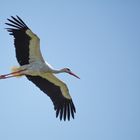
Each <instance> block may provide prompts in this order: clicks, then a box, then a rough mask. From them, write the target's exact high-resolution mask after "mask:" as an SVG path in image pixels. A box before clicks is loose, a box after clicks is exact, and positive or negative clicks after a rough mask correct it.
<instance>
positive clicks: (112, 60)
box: [0, 0, 140, 140]
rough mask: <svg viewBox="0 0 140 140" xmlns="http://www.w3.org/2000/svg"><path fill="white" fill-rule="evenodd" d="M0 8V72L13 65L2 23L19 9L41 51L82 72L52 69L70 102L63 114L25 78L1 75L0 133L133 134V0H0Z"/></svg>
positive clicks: (137, 137) (138, 32)
mask: <svg viewBox="0 0 140 140" xmlns="http://www.w3.org/2000/svg"><path fill="white" fill-rule="evenodd" d="M0 13H1V16H0V48H1V51H0V73H1V74H4V73H9V72H10V68H11V67H12V66H13V65H18V63H17V61H16V58H15V51H14V47H13V38H12V37H11V36H9V34H8V32H7V31H6V30H5V29H4V28H5V27H6V25H4V23H5V22H6V19H7V18H9V17H10V16H11V15H13V16H15V15H19V16H20V17H21V18H22V19H23V20H24V21H25V23H26V24H27V25H28V26H29V27H30V28H31V29H32V31H33V32H35V33H36V34H37V35H38V36H39V37H40V39H41V50H42V53H43V56H44V58H45V59H46V60H47V61H48V62H49V63H50V64H52V66H54V67H55V68H62V67H69V68H71V70H73V71H74V72H75V73H76V74H77V75H79V76H80V77H81V80H78V79H76V78H74V77H71V76H69V75H66V74H60V75H59V77H60V78H61V79H62V80H64V81H65V82H66V83H67V85H68V87H69V90H70V93H71V96H72V97H73V100H74V103H75V106H76V109H77V113H76V116H75V119H74V120H71V121H70V122H68V121H66V122H64V121H59V119H56V118H55V111H54V110H53V104H52V102H51V100H50V99H49V98H48V97H47V96H46V95H45V94H43V93H42V92H41V91H40V90H39V89H38V88H37V87H35V86H34V85H33V84H32V83H31V82H29V81H28V80H27V79H26V78H24V77H23V78H13V79H8V80H0V91H1V92H0V139H1V140H56V139H58V140H76V139H77V140H140V1H139V0H22V1H19V0H11V1H9V0H1V1H0Z"/></svg>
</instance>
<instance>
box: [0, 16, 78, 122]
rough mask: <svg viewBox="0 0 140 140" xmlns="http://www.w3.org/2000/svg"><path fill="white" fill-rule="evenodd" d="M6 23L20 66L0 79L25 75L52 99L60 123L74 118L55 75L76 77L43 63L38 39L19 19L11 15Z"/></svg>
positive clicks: (72, 109)
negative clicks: (63, 74)
mask: <svg viewBox="0 0 140 140" xmlns="http://www.w3.org/2000/svg"><path fill="white" fill-rule="evenodd" d="M7 20H8V21H9V23H5V24H6V25H8V26H10V28H6V29H7V31H8V32H9V33H10V35H13V36H14V46H15V51H16V58H17V61H18V63H19V64H20V66H19V67H14V68H13V71H12V73H9V74H5V75H0V79H6V78H11V77H17V76H22V75H24V76H26V77H27V79H28V80H30V81H32V82H33V83H34V84H35V85H36V86H37V87H39V88H40V90H42V91H43V92H44V93H45V94H47V95H48V96H49V97H50V98H51V100H52V102H53V104H54V109H55V111H56V117H58V116H59V118H60V120H62V118H63V120H64V121H65V120H66V118H67V119H68V120H70V116H72V118H73V119H74V113H76V109H75V106H74V104H73V101H72V98H71V96H70V94H69V90H68V88H67V86H66V84H65V83H64V82H63V81H61V80H59V79H58V78H57V77H56V76H55V75H54V74H57V73H68V74H70V75H73V76H75V77H77V78H79V77H78V76H77V75H75V74H74V73H73V72H72V71H71V70H70V69H68V68H63V69H60V70H57V69H54V68H53V67H51V66H50V65H49V64H48V63H46V62H45V61H44V59H43V57H42V54H41V52H40V39H39V38H38V37H37V35H36V34H34V33H33V32H32V31H31V30H30V29H29V28H28V26H27V25H26V24H25V23H24V22H23V20H22V19H21V18H20V17H18V16H16V17H13V16H11V19H7ZM79 79H80V78H79Z"/></svg>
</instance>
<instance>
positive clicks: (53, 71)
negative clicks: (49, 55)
mask: <svg viewBox="0 0 140 140" xmlns="http://www.w3.org/2000/svg"><path fill="white" fill-rule="evenodd" d="M51 71H52V73H55V74H57V73H63V72H64V71H63V69H60V70H57V69H52V70H51Z"/></svg>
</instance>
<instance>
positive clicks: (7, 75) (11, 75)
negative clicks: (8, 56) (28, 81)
mask: <svg viewBox="0 0 140 140" xmlns="http://www.w3.org/2000/svg"><path fill="white" fill-rule="evenodd" d="M22 71H25V70H20V71H16V72H12V73H9V74H4V75H0V79H6V78H12V77H16V76H22V75H23V74H20V72H22ZM16 74H17V75H16Z"/></svg>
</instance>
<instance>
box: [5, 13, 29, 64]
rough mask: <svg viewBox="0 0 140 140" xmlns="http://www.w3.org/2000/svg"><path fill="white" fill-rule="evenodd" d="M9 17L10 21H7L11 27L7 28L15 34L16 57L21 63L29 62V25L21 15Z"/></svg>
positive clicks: (11, 33)
mask: <svg viewBox="0 0 140 140" xmlns="http://www.w3.org/2000/svg"><path fill="white" fill-rule="evenodd" d="M11 18H12V19H7V20H8V21H9V22H10V23H5V24H6V25H8V26H10V27H11V28H6V29H7V31H8V32H9V34H10V35H13V36H14V45H15V51H16V58H17V61H18V62H19V64H20V65H25V64H29V42H30V39H31V38H30V37H29V36H28V35H27V34H26V30H28V29H29V28H28V26H27V25H26V24H25V23H24V22H23V20H22V19H21V18H20V17H18V16H17V17H16V18H15V17H13V16H11Z"/></svg>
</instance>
